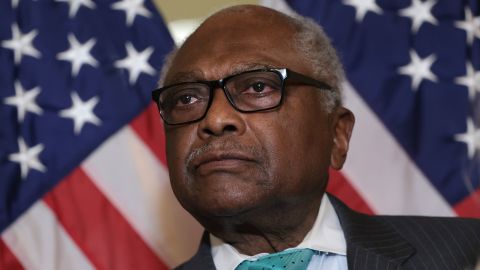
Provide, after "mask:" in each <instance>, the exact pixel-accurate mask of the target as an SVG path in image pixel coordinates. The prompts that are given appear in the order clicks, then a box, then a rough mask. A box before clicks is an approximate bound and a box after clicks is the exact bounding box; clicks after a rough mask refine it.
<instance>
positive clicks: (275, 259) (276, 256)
mask: <svg viewBox="0 0 480 270" xmlns="http://www.w3.org/2000/svg"><path fill="white" fill-rule="evenodd" d="M314 254H315V251H313V250H311V249H307V248H304V249H289V250H285V251H282V252H278V253H272V254H268V255H265V256H262V257H260V258H258V260H256V261H248V260H245V261H243V262H242V263H241V264H239V265H238V266H237V268H235V270H305V269H307V266H308V264H309V263H310V260H311V259H312V256H313V255H314Z"/></svg>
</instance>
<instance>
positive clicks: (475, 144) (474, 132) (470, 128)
mask: <svg viewBox="0 0 480 270" xmlns="http://www.w3.org/2000/svg"><path fill="white" fill-rule="evenodd" d="M455 140H456V141H458V142H463V143H465V144H467V150H468V151H467V152H468V158H470V159H472V158H473V156H474V155H475V149H476V150H480V129H478V128H477V129H475V125H474V124H473V121H472V119H471V118H468V119H467V131H466V132H465V133H461V134H456V135H455Z"/></svg>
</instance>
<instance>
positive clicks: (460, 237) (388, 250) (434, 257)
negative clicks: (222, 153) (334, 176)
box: [176, 196, 480, 270]
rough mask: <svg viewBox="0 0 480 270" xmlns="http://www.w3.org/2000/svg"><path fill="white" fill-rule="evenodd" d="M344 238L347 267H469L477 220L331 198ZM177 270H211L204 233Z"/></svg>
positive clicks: (477, 244) (479, 244)
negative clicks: (391, 212) (386, 210)
mask: <svg viewBox="0 0 480 270" xmlns="http://www.w3.org/2000/svg"><path fill="white" fill-rule="evenodd" d="M329 199H330V201H331V202H332V204H333V207H334V208H335V211H336V213H337V215H338V217H339V219H340V223H341V226H342V229H343V232H344V234H345V238H346V241H347V262H348V269H368V270H372V269H428V270H433V269H435V270H437V269H438V270H439V269H446V270H447V269H448V270H452V269H459V270H460V269H461V270H465V269H473V268H474V265H475V262H476V261H477V259H479V256H480V220H477V219H460V218H439V217H418V216H417V217H415V216H368V215H364V214H360V213H357V212H354V211H353V210H351V209H349V208H348V207H347V206H346V205H344V204H343V203H342V202H341V201H339V200H338V199H336V198H335V197H333V196H329ZM176 269H182V270H190V269H192V270H193V269H195V270H204V269H205V270H207V269H208V270H215V265H214V263H213V259H212V255H211V253H210V242H209V237H208V233H205V234H204V235H203V237H202V241H201V243H200V247H199V249H198V251H197V253H196V254H195V255H194V256H193V257H192V258H191V259H190V260H189V261H187V262H185V263H184V264H182V265H180V266H179V267H178V268H176Z"/></svg>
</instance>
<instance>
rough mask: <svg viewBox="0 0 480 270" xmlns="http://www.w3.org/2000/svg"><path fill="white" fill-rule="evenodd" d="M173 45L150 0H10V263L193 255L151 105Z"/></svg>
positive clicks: (6, 98) (6, 62) (6, 100)
mask: <svg viewBox="0 0 480 270" xmlns="http://www.w3.org/2000/svg"><path fill="white" fill-rule="evenodd" d="M172 47H173V41H172V39H171V37H170V34H169V32H168V30H167V28H166V27H165V24H164V23H163V21H162V18H161V17H160V14H159V12H158V10H157V9H156V7H155V6H154V5H153V3H152V2H150V1H149V0H102V1H94V0H37V1H34V0H3V1H0V70H1V72H0V232H1V239H0V269H9V270H10V269H42V270H43V269H82V270H84V269H135V268H137V269H168V268H170V267H172V266H174V265H176V264H178V263H179V262H180V261H181V260H184V259H186V257H187V256H188V254H187V253H191V252H193V248H194V246H196V245H197V244H196V242H197V240H198V237H197V238H195V237H192V236H190V235H189V234H188V233H185V232H191V233H192V234H194V235H199V233H200V227H199V226H198V225H197V224H196V223H195V222H194V221H193V219H192V218H190V217H189V216H188V215H187V214H186V213H185V212H184V211H183V210H182V209H181V207H180V206H179V205H178V203H176V201H175V199H174V197H173V195H172V193H171V191H170V187H169V183H168V176H167V170H166V165H165V157H164V153H163V152H164V151H163V149H164V141H163V133H162V131H161V130H162V127H161V121H160V118H159V115H158V112H157V111H156V108H155V107H154V105H153V104H152V102H151V101H150V93H151V90H152V89H153V88H154V87H155V85H156V83H157V80H158V70H159V69H160V67H161V65H162V63H163V58H164V56H165V55H166V54H167V53H168V52H169V51H170V50H171V48H172ZM182 231H183V232H182Z"/></svg>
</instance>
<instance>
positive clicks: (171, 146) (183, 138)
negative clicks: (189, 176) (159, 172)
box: [165, 125, 195, 191]
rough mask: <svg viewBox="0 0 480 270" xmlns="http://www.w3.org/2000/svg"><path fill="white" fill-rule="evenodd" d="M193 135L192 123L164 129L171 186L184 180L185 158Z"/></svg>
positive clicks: (177, 184)
mask: <svg viewBox="0 0 480 270" xmlns="http://www.w3.org/2000/svg"><path fill="white" fill-rule="evenodd" d="M194 135H195V131H194V129H193V125H192V126H185V127H180V128H172V129H168V130H166V131H165V137H166V141H167V145H166V154H167V164H168V171H169V174H170V180H171V182H172V186H173V187H177V186H179V184H183V182H184V180H183V179H184V175H185V160H186V158H187V155H188V153H189V149H190V148H191V146H192V143H193V142H194V139H195V136H194ZM174 191H176V190H174Z"/></svg>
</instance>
